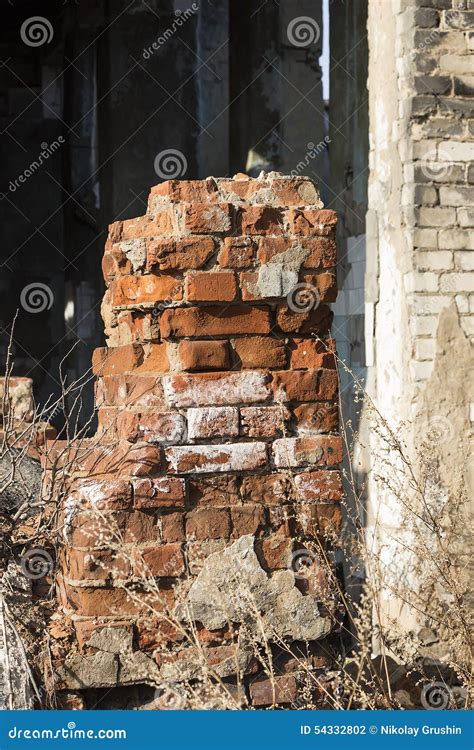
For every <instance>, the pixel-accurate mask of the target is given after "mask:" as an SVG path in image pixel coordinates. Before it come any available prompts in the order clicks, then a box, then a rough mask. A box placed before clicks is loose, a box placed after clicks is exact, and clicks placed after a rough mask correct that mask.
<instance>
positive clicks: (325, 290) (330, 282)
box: [302, 271, 337, 302]
mask: <svg viewBox="0 0 474 750" xmlns="http://www.w3.org/2000/svg"><path fill="white" fill-rule="evenodd" d="M302 283H304V284H306V285H307V286H308V288H311V289H316V290H317V293H318V295H319V300H320V302H335V301H336V297H337V279H336V274H335V273H328V272H327V271H324V272H323V273H316V274H315V273H311V274H308V273H307V274H304V275H303V280H302Z"/></svg>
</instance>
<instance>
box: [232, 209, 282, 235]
mask: <svg viewBox="0 0 474 750" xmlns="http://www.w3.org/2000/svg"><path fill="white" fill-rule="evenodd" d="M240 219H241V223H242V234H282V232H283V231H284V224H283V214H282V212H281V211H280V210H279V209H278V208H272V207H271V206H249V207H248V208H242V209H241V212H240Z"/></svg>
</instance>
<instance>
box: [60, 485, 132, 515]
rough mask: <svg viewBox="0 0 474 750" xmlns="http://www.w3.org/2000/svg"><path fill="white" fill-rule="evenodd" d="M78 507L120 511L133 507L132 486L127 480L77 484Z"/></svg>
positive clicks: (74, 486)
mask: <svg viewBox="0 0 474 750" xmlns="http://www.w3.org/2000/svg"><path fill="white" fill-rule="evenodd" d="M73 488H74V498H75V499H76V501H77V503H78V505H81V506H82V507H87V508H96V509H97V510H120V509H125V508H129V507H130V506H131V505H132V485H131V483H130V482H128V481H127V480H125V479H108V480H105V481H104V480H103V481H96V482H91V481H83V482H80V481H78V482H75V483H74V485H73Z"/></svg>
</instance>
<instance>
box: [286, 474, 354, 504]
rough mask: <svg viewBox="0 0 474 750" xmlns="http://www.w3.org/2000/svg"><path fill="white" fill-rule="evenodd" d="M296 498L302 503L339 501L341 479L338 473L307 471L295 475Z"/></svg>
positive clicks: (340, 496)
mask: <svg viewBox="0 0 474 750" xmlns="http://www.w3.org/2000/svg"><path fill="white" fill-rule="evenodd" d="M294 482H295V486H296V490H297V498H298V500H299V501H302V502H310V501H314V502H322V501H324V500H341V498H342V478H341V474H340V472H339V471H308V472H303V473H302V474H296V476H295V477H294Z"/></svg>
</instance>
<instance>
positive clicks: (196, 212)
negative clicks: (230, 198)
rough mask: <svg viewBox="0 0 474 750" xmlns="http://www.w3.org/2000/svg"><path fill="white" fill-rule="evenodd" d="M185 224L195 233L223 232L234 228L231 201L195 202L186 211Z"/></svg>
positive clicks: (187, 228) (189, 230) (188, 229)
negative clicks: (210, 203) (215, 202)
mask: <svg viewBox="0 0 474 750" xmlns="http://www.w3.org/2000/svg"><path fill="white" fill-rule="evenodd" d="M184 226H185V229H186V230H187V231H188V232H192V233H194V234H222V233H224V232H230V231H231V229H232V205H231V204H230V203H218V204H214V205H209V204H207V203H193V204H192V205H190V206H187V207H186V208H185V211H184Z"/></svg>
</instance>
